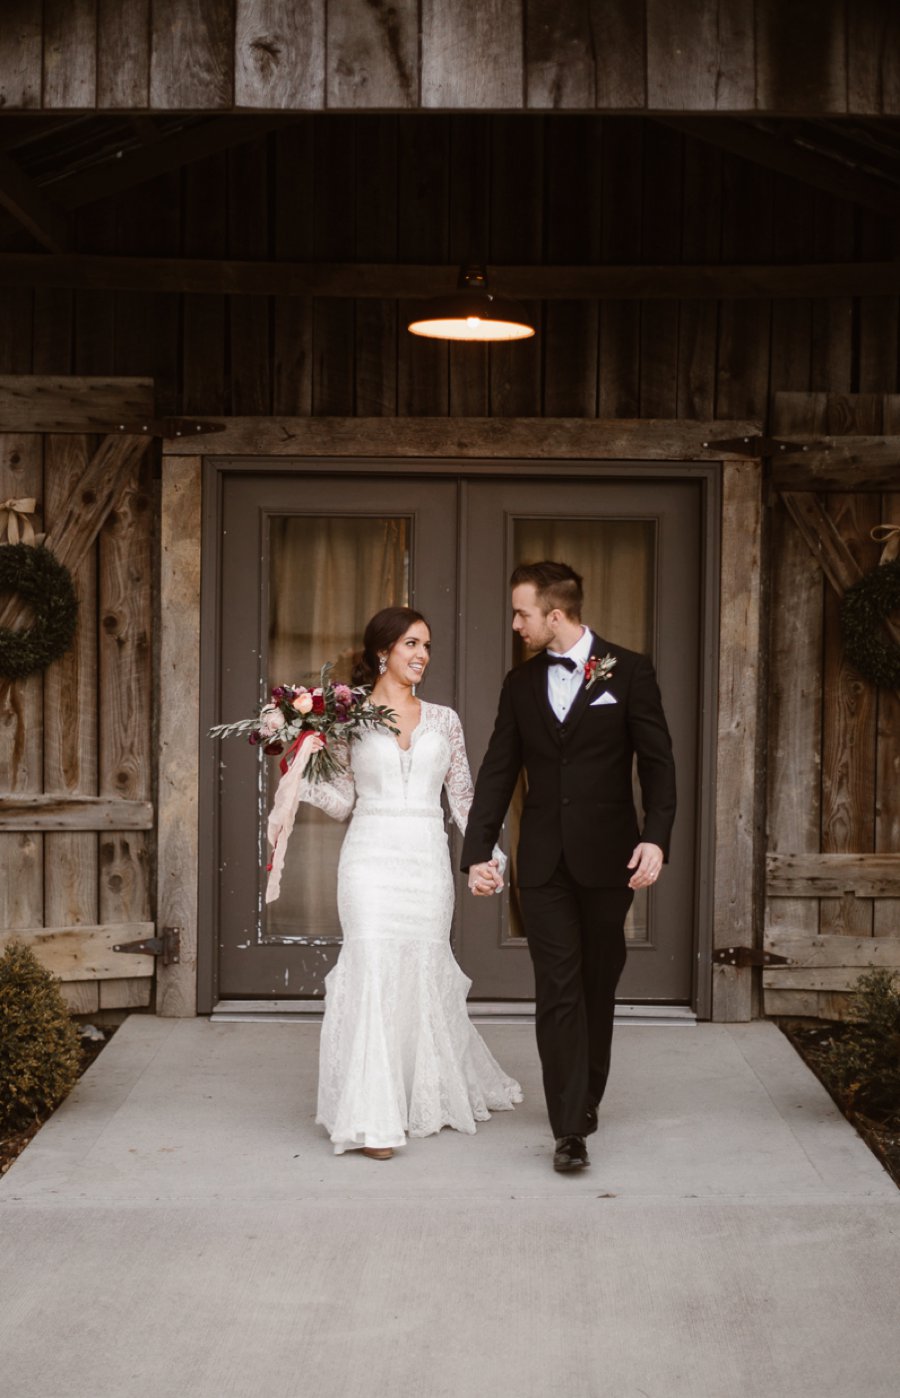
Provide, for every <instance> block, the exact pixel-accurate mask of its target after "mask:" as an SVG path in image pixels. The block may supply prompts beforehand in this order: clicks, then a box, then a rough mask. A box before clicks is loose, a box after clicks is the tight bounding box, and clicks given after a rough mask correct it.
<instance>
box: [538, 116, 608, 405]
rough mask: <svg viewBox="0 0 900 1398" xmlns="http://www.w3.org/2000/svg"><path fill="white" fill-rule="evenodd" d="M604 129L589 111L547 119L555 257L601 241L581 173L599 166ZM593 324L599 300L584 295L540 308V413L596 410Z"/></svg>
mask: <svg viewBox="0 0 900 1398" xmlns="http://www.w3.org/2000/svg"><path fill="white" fill-rule="evenodd" d="M602 132H603V127H602V126H601V125H600V124H599V123H598V122H597V121H596V119H595V118H592V117H571V118H570V119H569V120H567V121H564V122H548V123H547V128H546V131H545V135H544V143H545V176H544V179H545V187H546V196H545V215H544V218H545V228H544V239H545V244H546V251H547V255H548V256H549V257H551V258H552V259H553V260H554V261H560V262H586V261H589V260H590V256H591V251H592V249H593V247H596V246H597V245H598V244H599V241H600V207H599V206H600V198H599V195H600V189H599V185H598V183H597V182H596V181H592V182H591V184H590V186H589V189H588V190H587V191H586V190H585V187H584V184H583V182H582V172H583V171H584V170H588V169H591V168H599V167H600V154H601V140H602ZM586 194H587V197H585V195H586ZM598 326H599V307H598V305H597V302H596V301H594V300H589V299H587V297H586V296H582V297H578V298H573V299H572V300H570V301H562V302H556V301H554V302H553V304H551V305H548V306H547V307H546V310H545V314H544V326H543V341H544V346H543V354H544V394H543V407H544V412H546V413H550V414H552V415H553V416H554V417H587V418H592V417H596V416H597V413H598V411H599V408H598V357H599V336H598Z"/></svg>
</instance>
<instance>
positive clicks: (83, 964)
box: [0, 922, 156, 981]
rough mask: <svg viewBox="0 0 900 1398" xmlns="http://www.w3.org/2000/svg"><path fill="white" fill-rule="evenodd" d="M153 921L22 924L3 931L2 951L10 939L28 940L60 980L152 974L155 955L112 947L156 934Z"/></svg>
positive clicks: (86, 979)
mask: <svg viewBox="0 0 900 1398" xmlns="http://www.w3.org/2000/svg"><path fill="white" fill-rule="evenodd" d="M155 933H156V928H155V927H154V925H153V923H152V922H118V923H103V924H97V925H96V926H83V927H22V928H20V929H19V930H18V931H16V932H0V951H2V950H3V948H4V947H6V946H7V945H8V944H9V943H10V942H15V941H21V942H25V944H26V945H27V946H29V947H30V948H31V950H32V951H33V952H34V954H35V956H36V957H37V959H38V961H40V963H41V965H42V966H44V967H46V969H47V970H48V971H51V972H52V973H53V975H54V976H58V977H59V979H60V980H61V981H96V980H106V979H120V978H121V977H123V976H128V977H131V976H140V977H149V976H152V975H153V972H154V970H155V958H154V957H152V956H142V955H140V954H138V953H134V952H121V951H113V947H114V946H117V945H120V944H121V943H122V942H137V941H140V940H142V939H143V938H145V937H153V936H155Z"/></svg>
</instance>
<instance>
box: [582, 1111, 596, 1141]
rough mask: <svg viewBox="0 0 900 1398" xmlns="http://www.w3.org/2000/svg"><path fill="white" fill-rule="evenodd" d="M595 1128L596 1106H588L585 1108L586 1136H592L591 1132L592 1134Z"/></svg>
mask: <svg viewBox="0 0 900 1398" xmlns="http://www.w3.org/2000/svg"><path fill="white" fill-rule="evenodd" d="M596 1130H597V1108H596V1107H588V1109H587V1123H586V1125H585V1129H584V1134H585V1135H586V1136H593V1134H594V1132H595V1131H596Z"/></svg>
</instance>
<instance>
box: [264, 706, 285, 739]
mask: <svg viewBox="0 0 900 1398" xmlns="http://www.w3.org/2000/svg"><path fill="white" fill-rule="evenodd" d="M260 727H261V728H262V731H263V732H264V733H265V734H266V735H267V737H270V738H273V737H274V736H275V734H276V733H277V732H278V730H279V729H280V728H283V727H284V714H283V713H282V712H281V710H280V709H277V708H276V707H275V705H274V704H267V705H266V706H265V708H264V709H263V711H262V713H261V714H260Z"/></svg>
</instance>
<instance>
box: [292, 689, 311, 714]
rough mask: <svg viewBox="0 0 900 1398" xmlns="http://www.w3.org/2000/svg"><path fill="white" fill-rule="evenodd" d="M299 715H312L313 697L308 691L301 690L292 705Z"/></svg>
mask: <svg viewBox="0 0 900 1398" xmlns="http://www.w3.org/2000/svg"><path fill="white" fill-rule="evenodd" d="M292 707H293V708H295V709H296V710H297V713H298V714H308V713H312V707H313V697H312V695H311V694H310V692H309V690H308V689H304V690H301V692H300V693H299V694H298V695H297V697H296V699H295V700H294V702H293V705H292Z"/></svg>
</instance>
